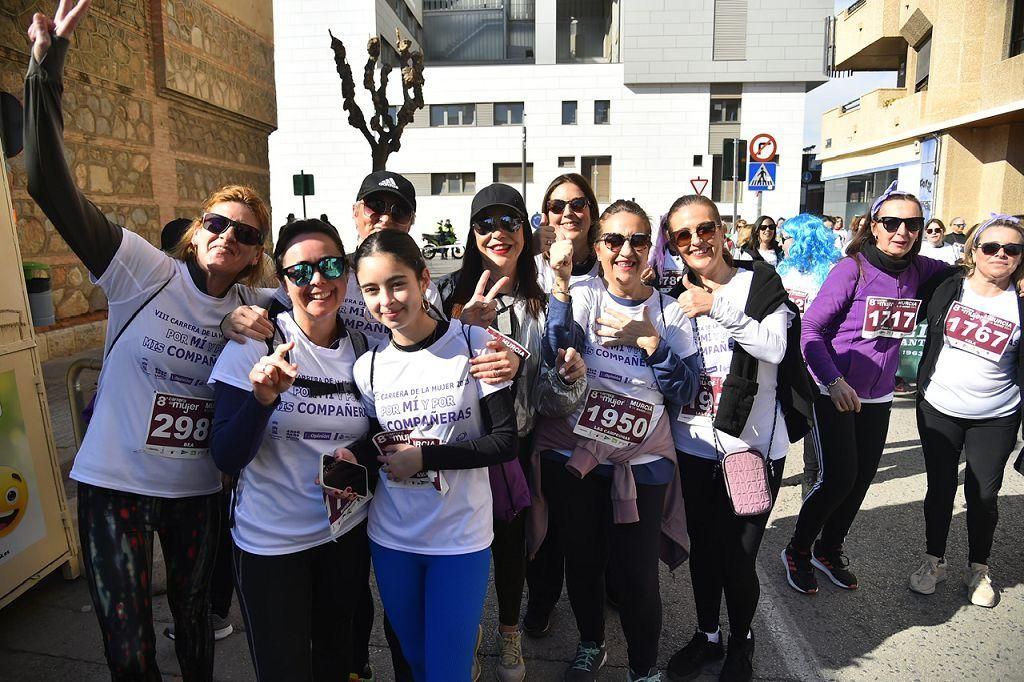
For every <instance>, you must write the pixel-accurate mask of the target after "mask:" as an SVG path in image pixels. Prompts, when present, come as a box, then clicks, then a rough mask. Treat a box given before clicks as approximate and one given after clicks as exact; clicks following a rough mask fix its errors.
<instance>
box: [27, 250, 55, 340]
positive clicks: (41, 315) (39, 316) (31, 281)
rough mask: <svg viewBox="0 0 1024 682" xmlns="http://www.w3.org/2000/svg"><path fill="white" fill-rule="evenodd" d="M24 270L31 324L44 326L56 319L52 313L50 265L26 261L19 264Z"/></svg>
mask: <svg viewBox="0 0 1024 682" xmlns="http://www.w3.org/2000/svg"><path fill="white" fill-rule="evenodd" d="M21 267H22V269H23V270H24V271H25V288H26V289H28V305H29V309H30V310H31V312H32V325H33V326H35V327H45V326H47V325H50V324H53V323H54V322H55V321H56V320H55V318H54V314H53V287H52V286H51V284H50V266H49V265H47V264H45V263H33V262H29V261H26V262H24V263H22V265H21Z"/></svg>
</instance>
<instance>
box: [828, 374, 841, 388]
mask: <svg viewBox="0 0 1024 682" xmlns="http://www.w3.org/2000/svg"><path fill="white" fill-rule="evenodd" d="M842 380H843V375H842V374H840V375H839V376H837V377H836V378H835V379H833V380H832V381H830V382H828V383H827V384H825V388H832V387H833V386H838V385H839V382H840V381H842Z"/></svg>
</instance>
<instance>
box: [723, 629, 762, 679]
mask: <svg viewBox="0 0 1024 682" xmlns="http://www.w3.org/2000/svg"><path fill="white" fill-rule="evenodd" d="M753 678H754V633H750V638H749V639H748V638H746V637H743V638H738V637H733V636H732V635H729V651H728V653H726V655H725V663H724V664H722V672H720V673H719V674H718V679H719V680H721V682H749V681H750V680H752V679H753Z"/></svg>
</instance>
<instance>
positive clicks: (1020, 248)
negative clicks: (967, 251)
mask: <svg viewBox="0 0 1024 682" xmlns="http://www.w3.org/2000/svg"><path fill="white" fill-rule="evenodd" d="M977 248H979V249H981V252H982V253H983V254H985V255H986V256H994V255H996V254H997V253H999V249H1002V250H1003V251H1004V252H1005V253H1006V255H1007V256H1009V257H1010V258H1016V257H1017V256H1019V255H1020V254H1022V253H1024V244H1021V243H1020V242H1017V243H1014V244H1000V243H999V242H985V243H984V244H979V245H978V246H977Z"/></svg>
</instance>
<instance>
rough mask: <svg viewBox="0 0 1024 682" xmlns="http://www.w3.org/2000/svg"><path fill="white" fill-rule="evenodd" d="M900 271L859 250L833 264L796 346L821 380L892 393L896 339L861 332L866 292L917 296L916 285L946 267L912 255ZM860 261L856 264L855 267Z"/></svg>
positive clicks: (873, 393) (867, 392) (865, 394)
mask: <svg viewBox="0 0 1024 682" xmlns="http://www.w3.org/2000/svg"><path fill="white" fill-rule="evenodd" d="M913 259H914V261H913V263H911V265H910V267H909V268H907V269H906V270H904V271H903V272H901V273H900V274H899V275H898V276H895V275H891V274H889V273H888V272H885V271H884V270H879V269H878V268H876V267H875V266H873V265H872V264H871V263H869V262H868V261H867V259H866V258H864V257H863V256H861V255H858V256H854V257H851V258H844V259H842V260H841V261H839V263H837V264H836V266H835V267H834V268H832V271H831V272H830V273H829V274H828V277H827V278H826V279H825V283H824V284H823V285H822V286H821V290H820V291H819V292H818V296H817V297H816V298H815V299H814V302H812V303H811V305H810V307H809V308H808V309H807V312H806V313H804V316H803V321H802V325H803V326H802V330H801V333H800V347H801V349H802V350H803V352H804V358H805V359H806V360H807V367H808V368H809V369H810V370H811V374H812V375H813V376H814V378H815V379H816V380H817V381H818V383H820V384H829V383H831V382H832V381H834V380H835V379H837V378H838V377H840V376H842V377H843V378H845V379H846V383H848V384H849V385H850V387H851V388H853V390H855V391H856V392H857V395H858V396H860V397H861V398H869V399H870V398H882V397H884V396H887V395H889V394H890V393H892V391H893V388H895V385H896V369H897V368H898V367H899V354H900V339H894V338H888V337H877V338H873V339H865V338H864V337H863V336H862V335H861V330H862V329H863V326H864V313H865V307H866V302H867V298H868V296H887V297H890V298H917V295H918V294H917V292H918V288H919V287H920V286H921V284H923V283H924V282H927V281H928V280H929V279H930V278H931V277H932V275H935V274H936V273H939V272H942V271H943V270H945V269H946V268H948V267H949V266H948V265H947V264H946V263H943V262H942V261H937V260H933V259H931V258H925V257H924V256H913ZM858 263H859V265H860V268H858Z"/></svg>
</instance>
